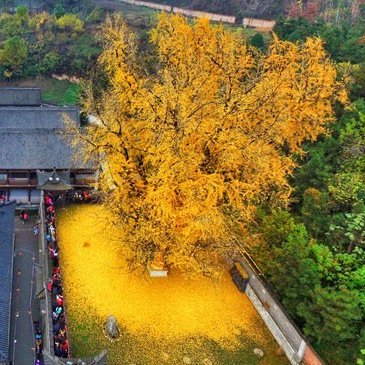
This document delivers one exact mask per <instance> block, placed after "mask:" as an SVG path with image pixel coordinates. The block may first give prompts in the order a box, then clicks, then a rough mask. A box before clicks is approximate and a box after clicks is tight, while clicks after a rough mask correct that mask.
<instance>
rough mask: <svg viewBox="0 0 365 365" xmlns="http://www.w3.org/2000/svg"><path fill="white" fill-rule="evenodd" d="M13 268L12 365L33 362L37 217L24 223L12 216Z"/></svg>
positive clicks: (36, 303)
mask: <svg viewBox="0 0 365 365" xmlns="http://www.w3.org/2000/svg"><path fill="white" fill-rule="evenodd" d="M14 219H15V224H14V233H15V248H14V269H13V275H14V276H13V292H12V310H11V326H10V327H11V331H10V356H11V359H12V360H13V365H33V364H34V362H35V353H34V344H35V341H34V330H33V321H34V320H40V318H39V316H40V306H39V301H40V299H35V298H34V295H35V294H36V293H35V291H36V286H35V266H37V265H39V247H38V238H37V236H35V235H34V234H33V227H34V225H35V224H36V220H37V216H33V215H31V216H30V217H29V221H28V222H27V223H25V224H23V223H22V222H21V221H20V219H19V217H18V216H17V215H16V216H15V217H14Z"/></svg>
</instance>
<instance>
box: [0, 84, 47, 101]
mask: <svg viewBox="0 0 365 365" xmlns="http://www.w3.org/2000/svg"><path fill="white" fill-rule="evenodd" d="M41 103H42V97H41V89H40V88H38V87H24V88H18V87H2V88H0V105H40V104H41Z"/></svg>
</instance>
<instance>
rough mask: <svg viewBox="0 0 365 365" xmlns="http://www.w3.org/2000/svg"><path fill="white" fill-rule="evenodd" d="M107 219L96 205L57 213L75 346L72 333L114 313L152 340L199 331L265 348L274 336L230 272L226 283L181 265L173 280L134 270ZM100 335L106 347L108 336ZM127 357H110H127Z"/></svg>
mask: <svg viewBox="0 0 365 365" xmlns="http://www.w3.org/2000/svg"><path fill="white" fill-rule="evenodd" d="M107 217H108V214H107V212H105V210H104V208H103V207H101V206H97V205H79V206H71V207H69V208H67V209H65V210H62V211H59V212H58V213H57V232H58V238H59V244H60V249H61V251H60V253H61V261H60V263H61V270H62V277H63V286H64V291H65V298H66V305H67V313H68V317H69V320H70V318H72V320H70V325H69V327H70V333H71V345H72V343H73V333H74V334H76V333H77V332H78V329H80V327H86V328H87V327H88V326H89V325H90V326H92V324H88V323H85V321H86V322H87V321H94V322H95V321H99V324H98V325H100V328H101V326H102V323H103V321H104V322H105V321H106V319H107V317H108V316H109V315H110V314H112V315H113V316H114V317H115V318H116V320H117V323H118V325H119V326H120V327H121V328H122V329H123V331H124V332H126V333H128V334H129V335H130V336H134V337H138V338H140V339H141V338H145V339H146V341H147V343H153V341H155V342H156V340H157V343H158V342H159V341H168V342H169V341H170V342H171V341H175V342H176V341H177V342H178V341H180V342H182V343H183V342H184V339H186V338H191V337H195V338H209V339H211V340H213V341H216V342H219V344H220V345H221V346H223V347H230V348H233V347H234V346H235V345H236V344H237V338H238V337H239V336H241V335H242V334H244V335H245V336H247V337H249V338H250V340H252V341H253V342H254V343H256V344H258V345H259V346H263V347H265V344H266V342H267V337H270V335H269V334H268V331H267V329H266V328H264V325H263V322H262V320H261V319H260V317H259V315H258V313H257V312H256V311H255V309H254V308H253V307H252V305H251V303H250V302H249V300H248V299H247V297H246V296H245V295H243V294H241V293H240V292H239V291H238V290H237V289H236V287H235V285H234V284H233V282H232V280H231V278H230V276H229V273H228V272H227V273H225V274H224V275H223V276H222V278H221V280H220V281H219V282H213V281H212V280H210V279H208V278H206V277H203V276H201V277H197V278H186V277H184V276H182V275H179V273H178V272H175V271H171V272H169V276H168V277H167V278H151V277H149V275H148V272H147V270H146V272H145V274H144V275H141V273H138V274H137V273H133V272H129V271H128V270H127V266H126V262H125V260H124V258H123V257H121V256H120V252H118V250H117V249H116V242H115V241H116V240H115V238H116V237H117V236H118V232H116V231H114V228H113V227H112V226H111V225H108V224H107V221H106V220H107ZM75 322H76V323H75ZM86 332H87V329H86ZM100 332H101V330H100ZM77 341H79V339H78V340H77ZM97 341H98V342H99V345H100V347H104V345H103V344H102V343H100V342H102V341H104V339H101V340H100V339H99V340H97ZM150 341H152V342H150ZM270 341H272V339H270ZM74 342H75V341H74ZM145 350H146V351H147V352H148V351H149V350H148V348H147V349H145ZM161 354H162V355H161V358H162V359H165V361H166V362H164V361H162V360H161V362H160V363H168V364H172V363H173V362H171V361H170V360H171V359H170V360H168V359H169V355H168V354H167V352H163V351H162V352H161ZM78 356H80V354H78ZM120 359H121V357H119V360H116V361H115V362H113V360H111V359H110V360H111V361H110V362H108V363H111V364H116V365H119V364H124V363H128V362H121V361H122V360H120ZM134 362H135V361H134ZM156 363H159V361H157V362H156Z"/></svg>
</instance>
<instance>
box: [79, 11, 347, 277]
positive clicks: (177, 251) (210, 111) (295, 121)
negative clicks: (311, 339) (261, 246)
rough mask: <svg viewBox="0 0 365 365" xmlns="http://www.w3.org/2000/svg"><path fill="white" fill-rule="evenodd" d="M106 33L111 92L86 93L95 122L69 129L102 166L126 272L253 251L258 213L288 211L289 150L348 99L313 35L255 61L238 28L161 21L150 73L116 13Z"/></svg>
mask: <svg viewBox="0 0 365 365" xmlns="http://www.w3.org/2000/svg"><path fill="white" fill-rule="evenodd" d="M102 34H103V39H104V50H103V53H102V55H101V57H100V64H101V65H102V66H103V68H104V70H105V72H106V74H107V76H108V87H107V88H106V89H105V90H98V92H97V93H96V94H98V97H97V98H95V97H94V96H93V95H95V92H94V93H92V92H90V93H87V96H86V98H85V100H84V106H85V110H87V111H88V112H89V113H91V114H92V115H93V116H94V117H96V118H94V120H96V121H97V122H96V123H93V124H90V125H89V126H88V127H87V128H86V129H84V130H81V131H80V130H79V131H78V130H77V129H74V138H75V140H74V141H76V142H82V143H81V145H82V148H81V150H82V152H83V154H84V156H86V157H93V158H95V159H96V160H97V161H98V165H99V167H100V173H99V177H98V181H97V184H96V189H97V191H99V192H100V193H101V195H102V196H103V201H104V204H106V205H107V207H108V209H109V210H110V211H111V213H112V214H113V217H114V218H113V223H114V224H117V225H119V226H120V237H117V241H118V245H119V247H120V249H121V250H122V252H123V254H124V255H126V256H127V257H128V259H129V262H130V263H131V266H132V267H138V266H140V267H141V266H142V267H145V265H146V264H148V263H149V262H151V261H153V260H155V261H156V260H160V261H162V262H163V263H164V264H165V265H167V266H169V267H177V268H179V269H180V270H182V271H185V272H187V273H196V272H202V273H204V274H207V275H214V274H216V273H219V272H220V268H221V265H223V264H224V260H222V258H224V257H225V256H227V255H230V254H231V253H232V252H234V251H235V248H236V247H237V245H240V244H245V245H249V242H250V237H249V236H248V233H247V231H246V226H247V223H249V222H252V220H254V218H255V212H256V210H257V208H258V207H262V206H265V207H278V206H281V207H285V206H286V204H287V203H288V201H289V197H290V192H291V189H290V186H289V184H288V181H287V177H288V175H290V173H291V172H292V171H293V168H294V167H295V163H294V159H293V155H294V154H296V155H297V154H300V153H301V145H302V143H303V141H305V140H315V139H316V138H317V136H318V135H319V134H321V133H324V132H325V131H326V126H327V125H328V123H330V122H331V121H333V119H334V116H333V109H332V105H333V102H335V101H340V102H345V101H346V93H345V92H344V90H343V87H342V83H339V82H338V81H336V78H337V75H336V70H335V67H334V65H333V64H332V63H331V62H330V60H329V59H328V58H327V56H326V54H325V51H324V49H323V45H322V41H321V40H320V39H317V38H308V39H307V41H306V42H305V43H304V44H303V45H296V44H293V43H290V42H282V41H280V40H278V39H277V38H276V37H275V36H274V37H273V40H272V42H271V45H270V48H269V51H268V52H267V54H263V53H260V52H259V51H256V50H255V49H253V48H250V47H249V46H248V45H247V43H246V41H245V38H244V37H243V36H242V34H241V33H240V32H238V31H236V32H232V31H229V30H226V29H224V27H223V26H219V25H212V24H210V23H209V21H208V20H207V19H198V20H195V21H192V22H190V21H188V20H187V19H186V18H184V17H181V16H179V15H167V14H162V15H161V16H160V19H159V22H158V25H157V26H156V28H155V29H153V30H152V32H151V38H150V40H151V42H152V44H153V46H154V47H155V52H156V55H157V57H156V72H153V73H151V72H145V71H144V68H143V67H141V65H142V64H143V62H141V58H142V57H143V55H141V54H139V51H138V47H137V44H138V42H137V40H136V37H135V36H134V35H133V34H132V33H131V31H130V30H128V28H127V27H126V25H125V24H124V23H123V22H122V21H121V19H120V18H118V17H115V18H110V19H108V20H107V22H106V24H105V26H104V27H103V30H102ZM94 91H95V90H94ZM100 95H101V96H100Z"/></svg>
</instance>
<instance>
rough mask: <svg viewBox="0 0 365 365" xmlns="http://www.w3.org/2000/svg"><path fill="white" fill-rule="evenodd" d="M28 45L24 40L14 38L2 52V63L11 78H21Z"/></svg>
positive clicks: (5, 45) (10, 39) (0, 55)
mask: <svg viewBox="0 0 365 365" xmlns="http://www.w3.org/2000/svg"><path fill="white" fill-rule="evenodd" d="M27 53H28V49H27V45H26V42H25V40H24V39H22V38H20V37H18V36H14V37H12V38H9V39H8V40H7V41H6V42H5V44H4V48H3V49H2V50H1V51H0V62H1V64H2V65H4V66H5V67H6V68H7V70H8V72H9V73H8V75H9V76H20V75H21V74H22V69H23V65H24V63H25V61H26V59H27Z"/></svg>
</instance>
